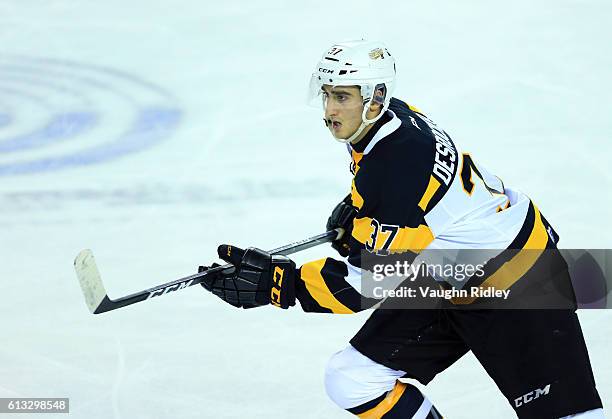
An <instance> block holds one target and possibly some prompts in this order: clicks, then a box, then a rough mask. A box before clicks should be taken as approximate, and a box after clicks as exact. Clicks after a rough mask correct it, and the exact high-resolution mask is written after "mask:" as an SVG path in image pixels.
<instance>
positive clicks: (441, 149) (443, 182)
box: [297, 98, 554, 313]
mask: <svg viewBox="0 0 612 419" xmlns="http://www.w3.org/2000/svg"><path fill="white" fill-rule="evenodd" d="M348 149H349V152H350V154H351V166H350V167H351V172H352V174H353V180H352V185H351V200H352V205H353V206H354V207H355V208H356V209H357V211H358V212H357V216H356V217H355V220H354V224H353V231H352V237H351V238H350V254H349V255H348V257H347V258H346V259H342V260H338V259H334V258H324V259H321V260H316V261H313V262H309V263H306V264H304V265H302V266H301V268H300V271H299V273H300V275H299V278H300V279H299V280H298V281H297V282H298V283H297V297H298V300H299V301H300V304H301V305H302V308H303V309H304V310H305V311H315V312H330V313H353V312H356V311H360V310H362V309H364V308H365V307H364V301H363V296H362V295H361V293H360V290H361V252H362V251H364V250H365V251H367V252H372V253H376V254H382V255H384V254H389V253H394V252H405V251H410V252H414V253H415V254H418V253H419V252H420V251H421V250H423V249H458V248H461V249H506V248H512V249H522V248H526V249H544V248H546V247H547V245H549V240H551V241H553V240H554V238H553V237H552V234H549V232H547V227H548V224H547V223H546V222H545V220H544V218H543V217H542V216H541V214H540V213H539V211H538V209H537V208H536V207H535V206H534V205H533V203H532V202H531V201H530V199H529V198H528V197H527V196H526V195H525V194H523V193H521V192H519V191H516V190H513V189H511V188H508V187H507V186H505V185H504V184H503V183H502V181H501V180H500V179H499V178H497V177H496V176H494V175H492V174H491V173H490V172H488V171H487V170H486V169H485V168H484V167H483V166H481V165H479V164H477V163H476V162H475V160H474V159H473V158H472V156H471V155H470V154H469V153H467V152H464V151H463V150H461V149H460V148H459V147H458V146H457V144H456V143H455V142H454V141H453V140H452V139H451V137H450V135H448V134H447V133H446V132H445V131H444V130H443V129H441V128H440V127H438V126H437V125H436V124H435V123H434V122H433V121H432V120H430V119H429V118H428V117H427V116H426V115H425V114H423V113H422V112H421V111H419V110H418V109H416V108H414V107H412V106H410V105H408V104H406V103H405V102H402V101H400V100H397V99H395V98H393V99H392V100H391V104H390V106H389V110H387V112H386V113H385V115H383V116H382V117H381V119H379V120H378V121H377V122H376V124H375V125H374V126H373V127H372V129H370V131H369V132H368V133H367V134H366V136H365V137H364V138H363V139H362V140H360V141H359V142H358V143H357V144H354V145H349V146H348ZM531 255H532V256H531V257H532V258H533V257H535V258H537V253H531ZM533 263H535V260H533V261H530V260H524V259H523V260H521V264H520V265H521V266H520V267H519V268H518V270H517V271H516V274H515V275H513V276H512V278H509V277H508V276H507V275H505V276H503V277H500V276H495V275H492V276H491V277H489V278H487V279H486V280H485V282H486V281H489V282H488V283H486V284H483V286H485V285H488V286H491V285H493V286H495V287H497V288H500V289H506V288H508V287H510V286H511V285H512V283H514V282H515V281H516V280H518V279H519V278H520V277H521V276H522V274H521V272H523V271H526V270H528V269H529V267H530V266H531V265H533ZM375 302H376V301H372V305H373V304H374V303H375ZM366 305H367V304H366Z"/></svg>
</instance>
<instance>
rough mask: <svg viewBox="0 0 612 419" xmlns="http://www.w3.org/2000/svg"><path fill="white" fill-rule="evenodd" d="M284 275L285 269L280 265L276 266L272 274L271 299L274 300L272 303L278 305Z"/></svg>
mask: <svg viewBox="0 0 612 419" xmlns="http://www.w3.org/2000/svg"><path fill="white" fill-rule="evenodd" d="M283 275H285V270H284V269H281V268H280V266H276V267H275V268H274V273H273V275H272V289H271V290H270V301H271V302H272V304H274V305H275V306H278V307H280V295H281V288H282V286H283Z"/></svg>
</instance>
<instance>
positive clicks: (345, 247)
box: [326, 195, 357, 257]
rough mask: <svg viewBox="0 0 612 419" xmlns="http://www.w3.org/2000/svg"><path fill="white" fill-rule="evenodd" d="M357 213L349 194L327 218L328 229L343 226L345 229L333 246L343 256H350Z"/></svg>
mask: <svg viewBox="0 0 612 419" xmlns="http://www.w3.org/2000/svg"><path fill="white" fill-rule="evenodd" d="M356 215H357V210H356V209H355V207H353V205H351V195H347V196H346V198H344V199H343V200H342V201H341V202H340V203H339V204H338V205H336V208H334V210H333V211H332V213H331V215H330V216H329V218H328V219H327V226H326V227H327V231H329V230H334V229H336V228H341V229H343V230H344V233H343V234H342V237H340V238H339V239H337V240H334V241H333V242H332V244H331V245H332V247H333V248H334V249H336V250H337V251H338V253H340V255H341V256H344V257H346V256H348V254H349V251H350V248H349V241H350V239H351V234H352V232H353V220H354V219H355V216H356Z"/></svg>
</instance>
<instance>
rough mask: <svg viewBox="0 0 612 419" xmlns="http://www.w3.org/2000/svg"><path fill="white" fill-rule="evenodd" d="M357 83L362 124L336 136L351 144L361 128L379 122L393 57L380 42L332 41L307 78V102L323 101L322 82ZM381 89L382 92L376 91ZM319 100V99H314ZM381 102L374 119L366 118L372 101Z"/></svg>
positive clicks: (386, 101) (392, 83)
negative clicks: (380, 107)
mask: <svg viewBox="0 0 612 419" xmlns="http://www.w3.org/2000/svg"><path fill="white" fill-rule="evenodd" d="M325 84H327V85H331V86H359V87H360V88H361V96H362V99H363V111H362V114H361V120H362V122H361V125H360V127H359V128H358V129H357V131H355V133H354V134H353V135H351V136H350V137H349V138H344V139H338V138H337V140H338V141H340V142H343V143H350V142H352V141H353V140H354V139H355V138H357V137H358V136H359V134H361V132H362V131H363V129H364V128H365V127H366V126H367V125H369V124H373V123H374V122H376V121H378V119H380V117H381V116H382V115H383V114H384V113H385V111H386V110H387V108H388V107H389V102H390V101H391V96H392V94H393V88H394V87H395V60H394V59H393V57H392V56H391V54H389V51H388V50H387V48H386V47H385V45H384V44H383V43H382V42H378V41H366V40H363V39H362V40H358V41H347V42H340V43H337V44H334V45H333V46H332V47H331V48H329V50H328V51H327V52H326V53H325V54H323V57H322V58H321V60H320V61H319V63H318V64H317V67H316V69H315V71H314V72H313V73H312V77H311V79H310V92H309V102H310V103H311V104H312V103H315V102H316V101H319V103H323V107H325V104H326V101H325V96H324V95H323V85H325ZM378 90H382V92H383V94H382V95H375V92H376V91H378ZM317 99H318V100H317ZM373 102H374V103H380V104H381V105H382V106H383V107H382V110H381V112H380V113H379V114H378V115H377V116H376V117H375V118H373V119H367V118H366V113H367V112H368V108H369V107H370V104H372V103H373Z"/></svg>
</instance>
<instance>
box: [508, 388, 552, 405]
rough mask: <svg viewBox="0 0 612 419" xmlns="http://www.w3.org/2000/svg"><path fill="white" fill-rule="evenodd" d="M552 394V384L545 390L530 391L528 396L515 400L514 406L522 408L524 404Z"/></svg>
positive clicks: (524, 395)
mask: <svg viewBox="0 0 612 419" xmlns="http://www.w3.org/2000/svg"><path fill="white" fill-rule="evenodd" d="M549 392H550V384H548V385H547V386H546V387H544V388H538V389H536V390H534V391H530V392H529V393H527V394H523V395H522V396H521V397H518V398H516V399H514V406H516V407H521V406H522V405H524V404H527V403H529V402H531V401H533V400H535V399H537V398H538V397H540V396H546V395H547V394H548V393H549Z"/></svg>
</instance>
